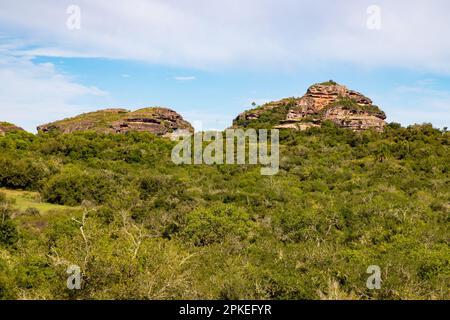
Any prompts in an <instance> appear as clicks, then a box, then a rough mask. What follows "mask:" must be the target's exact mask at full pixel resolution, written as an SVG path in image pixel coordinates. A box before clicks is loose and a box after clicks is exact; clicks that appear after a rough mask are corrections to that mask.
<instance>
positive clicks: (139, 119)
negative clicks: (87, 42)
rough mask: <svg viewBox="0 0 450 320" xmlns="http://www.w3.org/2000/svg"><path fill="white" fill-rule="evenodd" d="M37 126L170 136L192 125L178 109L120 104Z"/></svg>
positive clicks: (43, 128)
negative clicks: (127, 108) (129, 107)
mask: <svg viewBox="0 0 450 320" xmlns="http://www.w3.org/2000/svg"><path fill="white" fill-rule="evenodd" d="M37 130H38V132H49V131H58V132H61V133H71V132H75V131H96V132H101V133H127V132H130V131H143V132H151V133H154V134H156V135H159V136H163V137H169V138H170V137H171V136H172V134H173V133H174V132H175V131H177V130H183V131H188V132H193V127H192V126H191V124H190V123H189V122H187V121H185V120H184V119H183V117H182V116H181V115H179V114H178V113H177V112H175V111H173V110H171V109H167V108H160V107H154V108H144V109H139V110H136V111H128V110H126V109H120V108H117V109H104V110H99V111H95V112H89V113H84V114H81V115H79V116H76V117H73V118H68V119H64V120H60V121H56V122H52V123H48V124H45V125H41V126H39V127H38V128H37Z"/></svg>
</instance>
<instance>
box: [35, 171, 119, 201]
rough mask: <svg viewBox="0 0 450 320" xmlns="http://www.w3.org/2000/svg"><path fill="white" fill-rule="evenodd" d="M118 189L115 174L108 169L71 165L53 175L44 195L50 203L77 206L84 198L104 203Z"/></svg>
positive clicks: (44, 190)
mask: <svg viewBox="0 0 450 320" xmlns="http://www.w3.org/2000/svg"><path fill="white" fill-rule="evenodd" d="M116 190H117V183H116V181H115V179H114V176H113V175H112V174H111V173H109V172H107V171H92V172H90V171H86V170H84V171H83V170H80V169H78V168H76V167H70V168H68V169H66V170H64V171H63V172H61V173H60V174H57V175H55V176H53V177H52V178H51V179H50V180H49V181H48V182H47V183H46V185H45V187H44V189H43V191H42V197H43V199H44V200H45V201H47V202H50V203H57V204H62V205H69V206H75V205H80V204H81V203H82V202H83V201H84V200H89V201H93V202H96V203H98V204H101V203H104V202H105V201H106V200H107V199H108V198H109V197H110V196H111V195H113V194H114V193H115V192H116Z"/></svg>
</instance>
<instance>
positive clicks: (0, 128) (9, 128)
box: [0, 121, 24, 136]
mask: <svg viewBox="0 0 450 320" xmlns="http://www.w3.org/2000/svg"><path fill="white" fill-rule="evenodd" d="M15 131H24V130H23V129H22V128H20V127H18V126H16V125H14V124H12V123H9V122H1V121H0V135H2V136H3V135H5V134H6V133H8V132H15Z"/></svg>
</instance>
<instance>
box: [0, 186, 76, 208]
mask: <svg viewBox="0 0 450 320" xmlns="http://www.w3.org/2000/svg"><path fill="white" fill-rule="evenodd" d="M0 193H4V194H5V195H6V199H7V200H8V201H9V202H10V203H11V205H12V207H13V208H15V209H18V210H20V211H24V210H26V209H28V208H36V209H38V210H39V212H40V213H41V214H46V213H48V212H50V211H52V210H64V209H73V207H68V206H62V205H58V204H52V203H46V202H42V201H41V196H40V194H39V193H38V192H32V191H22V190H9V189H3V188H0Z"/></svg>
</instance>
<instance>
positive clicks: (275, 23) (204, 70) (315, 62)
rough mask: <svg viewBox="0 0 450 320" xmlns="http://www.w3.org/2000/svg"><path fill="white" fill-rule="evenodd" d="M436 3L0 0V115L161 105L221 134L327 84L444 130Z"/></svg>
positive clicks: (449, 27)
mask: <svg viewBox="0 0 450 320" xmlns="http://www.w3.org/2000/svg"><path fill="white" fill-rule="evenodd" d="M449 15H450V2H449V1H448V0H429V1H422V0H409V1H404V0H387V1H382V0H370V1H366V0H321V1H303V0H277V1H275V0H271V1H269V0H227V1H223V0H221V1H219V0H189V1H188V0H145V1H144V0H127V1H122V0H89V1H86V0H70V1H66V0H40V1H32V0H0V121H9V122H12V123H14V124H16V125H19V126H21V127H23V128H25V129H26V130H28V131H30V132H35V131H36V126H38V125H40V124H43V123H47V122H50V121H55V120H59V119H62V118H65V117H70V116H75V115H77V114H80V113H82V112H89V111H95V110H99V109H104V108H111V107H121V108H127V109H129V110H136V109H139V108H143V107H151V106H163V107H169V108H171V109H173V110H175V111H177V112H179V113H180V114H181V115H182V116H183V117H184V118H185V119H186V120H188V121H190V122H191V123H192V124H193V125H194V127H196V129H208V130H209V129H224V128H226V127H228V126H230V125H231V122H232V120H233V118H235V117H236V116H237V114H239V113H240V112H242V111H243V110H246V109H249V108H251V103H252V102H256V103H257V104H262V103H264V102H268V101H273V100H278V99H281V98H285V97H292V96H295V97H298V96H302V95H303V94H304V93H305V92H306V90H307V88H308V87H309V86H310V85H312V84H314V83H317V82H323V81H327V80H331V79H332V80H334V81H337V82H338V83H340V84H344V85H346V86H347V87H348V88H350V89H353V90H357V91H359V92H361V93H363V94H365V95H367V96H369V97H370V98H371V99H372V100H373V101H374V103H375V104H376V105H379V106H380V107H381V108H382V109H383V110H384V111H385V112H386V114H387V121H388V122H399V123H401V124H402V125H405V126H406V125H410V124H414V123H425V122H426V123H432V124H433V125H434V126H435V127H440V128H443V127H450V40H449V38H448V35H449V34H450V19H449Z"/></svg>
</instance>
